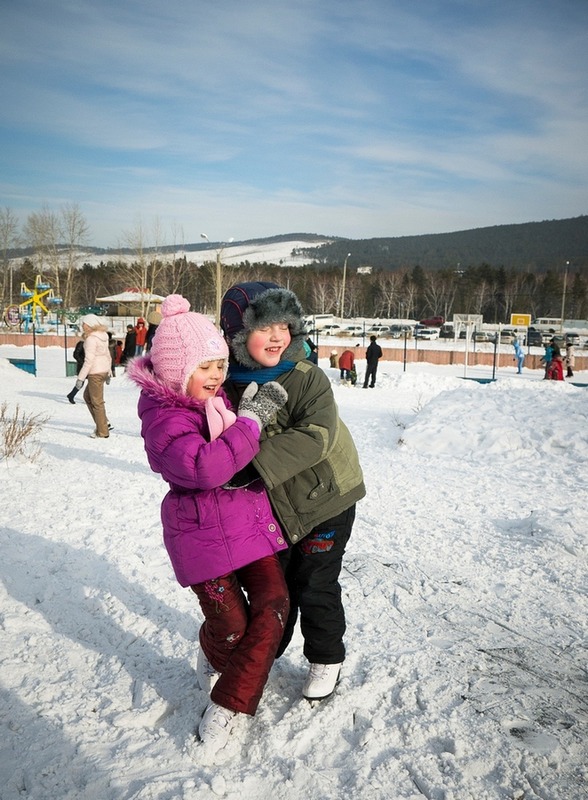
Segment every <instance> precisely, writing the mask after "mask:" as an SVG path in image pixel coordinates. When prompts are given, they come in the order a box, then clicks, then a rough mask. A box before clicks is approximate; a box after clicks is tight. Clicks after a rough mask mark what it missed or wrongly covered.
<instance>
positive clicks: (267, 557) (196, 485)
mask: <svg viewBox="0 0 588 800" xmlns="http://www.w3.org/2000/svg"><path fill="white" fill-rule="evenodd" d="M189 309H190V304H189V303H188V301H187V300H185V299H184V298H183V297H181V296H180V295H170V296H169V297H167V298H166V299H165V300H164V302H163V304H162V307H161V313H162V321H161V323H160V324H159V326H158V329H157V332H156V334H155V336H154V338H153V341H152V344H151V349H150V352H149V354H148V355H145V356H143V357H142V358H138V359H134V360H133V361H131V362H130V364H129V368H128V375H129V376H130V377H131V379H132V380H133V381H135V383H137V384H138V385H139V387H140V388H141V396H140V398H139V405H138V412H139V417H140V418H141V435H142V436H143V439H144V442H145V450H146V452H147V458H148V460H149V465H150V467H151V469H152V470H153V471H154V472H157V473H160V474H161V476H162V478H163V479H164V480H166V481H167V482H168V483H169V486H170V489H169V492H168V493H167V495H166V496H165V498H164V500H163V503H162V506H161V518H162V522H163V536H164V542H165V545H166V548H167V551H168V554H169V557H170V559H171V562H172V566H173V568H174V571H175V575H176V578H177V580H178V581H179V583H180V585H181V586H190V587H191V589H192V591H193V592H194V593H195V594H196V595H197V597H198V600H199V601H200V606H201V608H202V613H203V614H204V618H205V621H204V623H203V625H202V627H201V628H200V652H199V654H198V668H197V673H198V677H199V682H200V684H201V688H204V689H206V690H208V689H209V688H210V689H211V693H210V700H211V702H210V704H209V705H208V707H207V709H206V711H205V713H204V716H203V718H202V721H201V722H200V725H199V729H198V730H199V735H200V739H201V740H202V741H203V742H204V743H205V744H207V745H210V747H211V748H212V749H213V750H215V751H216V750H218V749H220V748H221V747H223V746H224V745H225V744H226V742H227V740H228V737H229V734H230V731H231V727H232V725H233V723H234V720H235V716H236V714H237V713H243V714H250V715H253V714H255V711H256V709H257V706H258V704H259V701H260V699H261V695H262V692H263V688H264V686H265V683H266V681H267V677H268V674H269V670H270V668H271V665H272V663H273V660H274V658H275V654H276V650H277V648H278V645H279V644H280V641H281V639H282V635H283V632H284V625H285V622H286V619H287V617H288V608H289V602H288V591H287V587H286V584H285V582H284V576H283V572H282V569H281V566H280V563H279V561H278V559H277V557H276V553H277V552H278V551H279V550H283V549H284V548H285V547H286V543H285V540H284V538H283V535H282V532H281V530H280V528H279V525H278V523H277V522H276V519H275V518H274V515H273V513H272V510H271V506H270V503H269V501H268V497H267V493H266V491H265V489H264V486H263V483H262V482H261V480H259V479H257V480H254V481H252V482H250V483H249V484H248V485H246V486H245V485H240V486H236V485H235V486H234V487H232V486H230V485H229V481H230V480H231V478H232V477H233V476H234V475H235V473H237V472H238V471H239V470H241V469H242V468H243V467H245V466H246V464H248V462H250V461H251V459H252V458H253V457H254V456H255V455H256V454H257V453H258V452H259V438H260V432H261V430H262V428H263V427H264V425H266V424H267V423H268V421H269V420H270V419H271V418H272V417H273V416H274V415H275V413H276V411H277V410H278V409H279V408H281V406H282V405H283V404H284V402H285V401H286V397H287V395H286V392H285V390H284V389H282V387H280V386H278V385H277V384H275V383H272V382H270V383H268V384H266V385H265V386H262V387H261V388H259V389H258V387H257V385H253V386H251V387H249V388H248V389H247V390H246V391H245V392H244V393H243V398H242V400H241V402H240V403H239V405H238V407H237V408H236V409H235V407H231V406H230V404H229V403H228V401H227V398H226V395H225V393H224V392H223V390H222V388H221V385H222V382H223V380H224V378H225V375H226V369H227V359H228V348H227V345H226V343H225V341H224V340H223V338H222V336H221V335H220V333H219V332H218V331H217V330H216V328H215V327H214V325H213V324H212V322H210V320H208V319H207V318H206V317H204V316H202V315H201V314H196V313H192V312H190V311H189ZM235 410H236V413H235ZM244 592H245V593H246V594H247V597H246V596H245V594H244Z"/></svg>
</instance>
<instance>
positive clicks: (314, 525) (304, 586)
mask: <svg viewBox="0 0 588 800" xmlns="http://www.w3.org/2000/svg"><path fill="white" fill-rule="evenodd" d="M220 322H221V328H222V330H223V332H224V334H225V337H226V339H227V341H228V343H229V348H230V352H231V358H230V361H229V372H228V379H227V382H226V383H225V387H226V389H227V392H228V393H229V395H230V396H231V397H233V398H234V399H235V402H236V401H237V400H238V398H239V397H240V396H241V395H242V393H243V392H244V391H246V387H247V386H248V385H249V382H250V381H255V382H256V383H257V384H259V385H260V386H261V387H262V388H263V386H264V385H266V384H267V382H268V381H277V382H278V383H279V384H280V385H281V386H283V387H284V389H286V391H287V393H288V400H287V402H286V405H285V406H284V407H283V408H282V409H280V410H279V411H278V414H277V417H276V419H275V421H273V422H272V423H271V424H270V425H268V426H267V428H266V429H265V430H264V431H263V432H262V435H261V440H260V450H259V453H258V454H257V455H256V456H255V457H254V459H253V462H252V465H253V467H255V470H256V473H257V474H259V475H260V476H261V478H262V480H263V482H264V484H265V486H266V488H267V490H268V494H269V498H270V501H271V503H272V506H273V509H274V512H275V513H276V515H277V517H278V519H279V520H280V522H281V525H282V529H283V530H284V532H285V534H286V535H287V537H288V539H289V542H290V547H289V548H288V550H285V551H282V552H281V553H280V554H279V558H280V561H281V562H282V566H283V568H284V572H285V575H286V582H287V584H288V588H289V591H290V614H289V617H288V621H287V623H286V627H285V630H284V635H283V638H282V642H281V644H280V646H279V648H278V652H277V656H278V657H279V656H281V655H282V654H283V653H284V651H285V650H286V648H287V647H288V645H289V643H290V641H291V639H292V636H293V633H294V630H295V627H296V622H297V619H298V614H300V628H301V631H302V636H303V638H304V655H305V657H306V658H307V660H308V662H309V665H310V668H309V672H308V675H307V677H306V679H305V681H304V684H303V687H302V694H303V696H304V697H305V698H307V699H308V700H321V699H324V698H325V697H328V696H329V695H330V694H331V693H332V692H333V691H334V689H335V686H336V683H337V681H338V679H339V673H340V671H341V667H342V664H343V661H344V660H345V645H344V642H343V637H344V634H345V611H344V608H343V603H342V598H341V587H340V585H339V574H340V572H341V567H342V561H343V555H344V552H345V547H346V545H347V542H348V540H349V537H350V535H351V530H352V527H353V522H354V519H355V506H356V503H357V502H358V501H359V500H361V498H362V497H364V495H365V486H364V483H363V474H362V471H361V467H360V464H359V458H358V455H357V450H356V448H355V444H354V442H353V439H352V438H351V434H350V433H349V431H348V429H347V427H346V426H345V425H344V423H343V422H342V421H341V420H340V419H339V414H338V410H337V405H336V403H335V398H334V396H333V390H332V387H331V381H330V380H329V378H328V377H327V375H326V374H325V372H324V371H323V370H322V369H320V368H319V367H317V366H315V365H314V364H311V363H309V362H308V361H307V360H306V358H305V352H304V347H303V343H304V319H303V313H302V308H301V306H300V303H299V302H298V299H297V297H296V295H294V294H293V293H292V292H290V291H289V290H287V289H282V288H280V287H278V286H277V285H276V284H275V283H267V282H249V283H240V284H237V285H235V286H233V287H232V288H231V289H229V290H228V291H227V292H226V294H225V296H224V298H223V300H222V304H221V320H220Z"/></svg>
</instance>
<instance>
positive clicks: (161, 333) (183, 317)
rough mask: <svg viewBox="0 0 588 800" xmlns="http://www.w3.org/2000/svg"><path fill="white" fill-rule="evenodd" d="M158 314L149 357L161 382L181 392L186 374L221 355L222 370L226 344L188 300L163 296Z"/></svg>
mask: <svg viewBox="0 0 588 800" xmlns="http://www.w3.org/2000/svg"><path fill="white" fill-rule="evenodd" d="M161 316H162V320H161V322H160V323H159V325H158V326H157V330H156V331H155V336H154V337H153V342H152V344H151V350H150V356H151V363H152V364H153V372H154V373H155V375H156V377H157V378H159V380H160V381H161V382H162V383H164V384H166V386H169V387H170V388H171V389H173V390H174V391H176V392H180V393H181V394H184V393H185V392H186V387H187V385H188V381H189V380H190V376H191V375H192V373H193V372H194V370H195V369H196V368H197V367H199V366H200V364H203V363H204V362H205V361H217V360H219V359H221V358H224V359H225V370H226V367H227V362H228V358H229V348H228V347H227V343H226V342H225V340H224V339H223V337H222V335H221V334H220V333H219V331H218V330H217V329H216V328H215V327H214V325H213V324H212V322H211V321H210V320H209V319H208V318H207V317H205V316H203V315H202V314H196V313H195V312H193V311H190V303H189V302H188V301H187V300H186V299H185V298H184V297H182V296H181V295H180V294H170V295H169V296H168V297H166V298H165V300H164V301H163V303H162V304H161Z"/></svg>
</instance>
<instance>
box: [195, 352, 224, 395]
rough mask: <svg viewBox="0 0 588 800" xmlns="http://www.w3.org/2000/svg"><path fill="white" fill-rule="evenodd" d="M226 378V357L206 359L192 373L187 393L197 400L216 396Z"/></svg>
mask: <svg viewBox="0 0 588 800" xmlns="http://www.w3.org/2000/svg"><path fill="white" fill-rule="evenodd" d="M224 379H225V359H224V358H220V359H219V360H218V361H205V362H204V363H202V364H200V366H199V367H197V368H196V369H195V370H194V372H193V373H192V374H191V375H190V380H189V381H188V385H187V386H186V394H187V395H189V396H190V397H193V398H195V399H196V400H208V398H209V397H214V396H215V394H216V393H217V392H218V390H219V389H220V387H221V386H222V383H223V381H224Z"/></svg>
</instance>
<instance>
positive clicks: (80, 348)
mask: <svg viewBox="0 0 588 800" xmlns="http://www.w3.org/2000/svg"><path fill="white" fill-rule="evenodd" d="M73 358H74V361H75V362H76V375H79V374H80V370H81V368H82V367H83V365H84V340H83V338H82V339H80V341H79V342H77V343H76V346H75V347H74V351H73ZM76 384H77V381H76ZM79 391H80V390H79V389H78V388H77V386H74V387H73V389H72V390H71V392H69V393H68V394H67V399H68V400H69V402H70V403H71V404H72V405H75V402H76V401H75V400H74V398H75V396H76V394H77V393H78V392H79Z"/></svg>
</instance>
